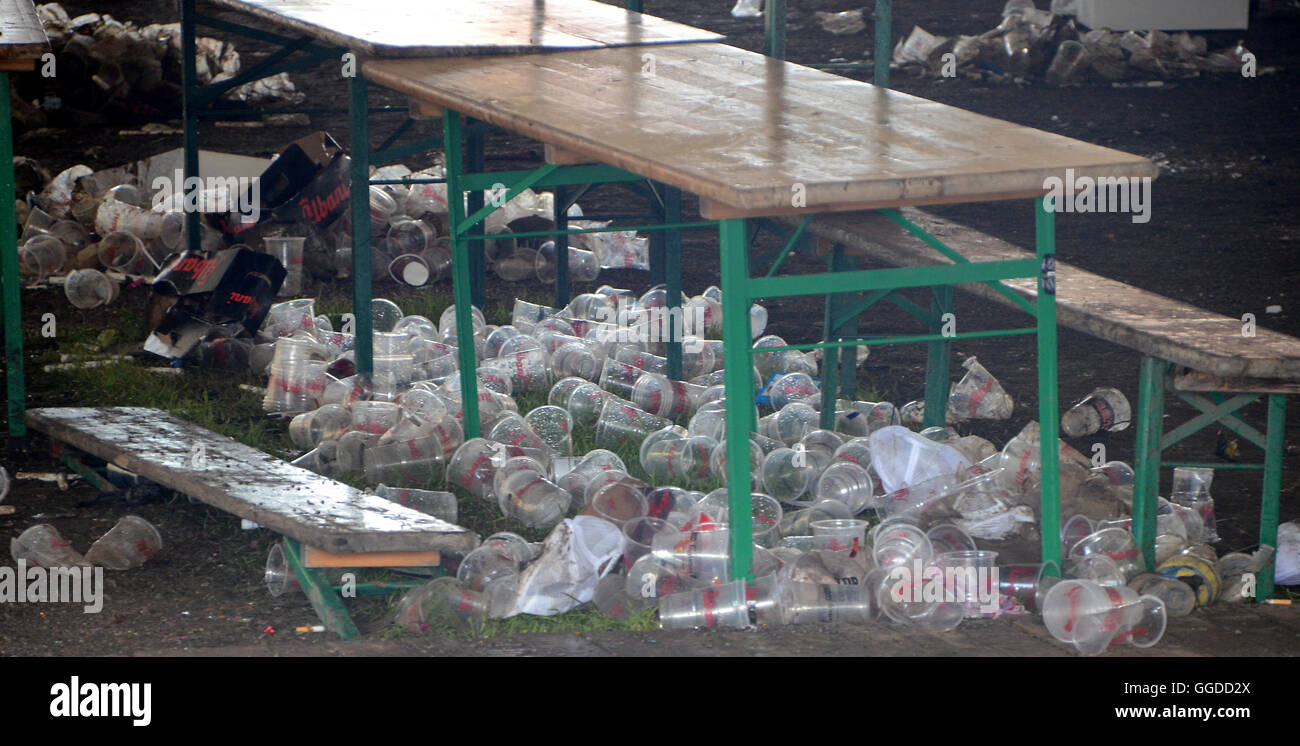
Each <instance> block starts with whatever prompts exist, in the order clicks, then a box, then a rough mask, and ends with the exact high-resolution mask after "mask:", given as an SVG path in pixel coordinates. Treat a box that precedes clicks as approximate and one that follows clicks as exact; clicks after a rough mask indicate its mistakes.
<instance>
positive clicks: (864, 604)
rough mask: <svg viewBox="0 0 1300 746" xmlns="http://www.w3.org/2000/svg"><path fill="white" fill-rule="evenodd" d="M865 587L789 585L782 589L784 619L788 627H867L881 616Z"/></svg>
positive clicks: (811, 584)
mask: <svg viewBox="0 0 1300 746" xmlns="http://www.w3.org/2000/svg"><path fill="white" fill-rule="evenodd" d="M873 595H874V594H873V593H872V592H871V590H870V589H869V588H867V587H865V586H860V585H858V586H854V585H819V584H815V583H799V582H789V583H782V584H781V586H780V594H779V598H780V600H779V602H778V603H779V604H780V608H781V611H780V615H781V619H782V621H783V622H784V623H786V624H866V623H868V622H870V621H872V620H873V619H875V618H876V616H877V615H878V614H879V607H878V606H877V605H876V604H875V603H874V600H873V598H872V596H873Z"/></svg>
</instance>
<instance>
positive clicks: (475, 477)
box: [447, 438, 506, 498]
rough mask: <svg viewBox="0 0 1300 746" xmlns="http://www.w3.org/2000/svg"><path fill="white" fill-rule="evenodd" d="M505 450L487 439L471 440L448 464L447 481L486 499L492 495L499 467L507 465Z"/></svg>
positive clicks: (463, 444) (466, 442)
mask: <svg viewBox="0 0 1300 746" xmlns="http://www.w3.org/2000/svg"><path fill="white" fill-rule="evenodd" d="M505 461H506V457H505V449H504V448H503V447H502V446H501V444H500V443H496V442H494V441H491V440H488V439H487V438H470V439H469V440H467V441H465V442H464V443H462V444H461V445H460V447H459V448H457V449H456V451H455V453H453V454H452V456H451V459H450V460H449V461H448V462H447V481H448V482H449V483H451V484H455V485H459V486H460V487H462V488H464V489H466V490H468V491H469V493H470V494H472V495H477V496H479V497H483V498H486V497H488V496H489V495H490V494H491V493H492V486H493V477H495V476H496V471H497V466H498V465H500V464H503V463H505Z"/></svg>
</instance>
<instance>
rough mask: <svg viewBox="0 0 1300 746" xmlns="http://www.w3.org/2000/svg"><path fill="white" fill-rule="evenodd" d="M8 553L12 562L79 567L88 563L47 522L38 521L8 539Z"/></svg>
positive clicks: (43, 565)
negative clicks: (12, 559)
mask: <svg viewBox="0 0 1300 746" xmlns="http://www.w3.org/2000/svg"><path fill="white" fill-rule="evenodd" d="M9 554H10V556H12V557H13V558H14V562H18V561H25V562H26V563H27V564H29V565H34V566H37V567H79V566H84V565H86V564H88V562H87V560H86V559H85V558H84V557H82V556H81V553H80V552H78V551H77V550H75V549H73V548H72V545H71V544H70V543H69V542H68V540H67V539H65V538H63V537H62V536H60V535H59V530H58V529H57V528H55V527H54V526H51V525H50V524H48V523H38V524H36V525H35V526H32V527H31V528H29V529H27V530H26V531H24V532H22V533H21V534H19V535H18V536H16V537H14V538H13V539H10V540H9ZM20 582H25V580H23V581H20Z"/></svg>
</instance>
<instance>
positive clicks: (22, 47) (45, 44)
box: [0, 0, 50, 70]
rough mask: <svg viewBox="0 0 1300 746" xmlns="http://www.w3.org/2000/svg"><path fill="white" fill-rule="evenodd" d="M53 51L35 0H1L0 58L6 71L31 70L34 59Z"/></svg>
mask: <svg viewBox="0 0 1300 746" xmlns="http://www.w3.org/2000/svg"><path fill="white" fill-rule="evenodd" d="M48 51H50V42H49V40H48V39H47V38H46V37H45V28H44V27H43V26H41V21H40V19H39V18H37V17H36V4H35V3H33V2H32V0H0V60H3V61H4V64H5V66H4V67H3V68H2V69H4V70H30V69H32V62H31V61H32V60H37V59H40V57H41V55H43V54H45V53H46V52H48Z"/></svg>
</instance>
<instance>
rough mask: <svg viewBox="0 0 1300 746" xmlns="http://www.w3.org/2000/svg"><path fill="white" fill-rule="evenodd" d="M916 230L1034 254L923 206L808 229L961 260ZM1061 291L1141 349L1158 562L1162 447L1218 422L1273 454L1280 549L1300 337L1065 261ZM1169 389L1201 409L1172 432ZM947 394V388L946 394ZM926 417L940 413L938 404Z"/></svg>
mask: <svg viewBox="0 0 1300 746" xmlns="http://www.w3.org/2000/svg"><path fill="white" fill-rule="evenodd" d="M787 222H789V221H787ZM913 226H915V227H916V228H919V229H921V230H922V231H924V232H925V233H926V234H929V236H932V237H934V238H937V239H939V240H940V241H942V242H943V243H944V244H945V245H947V246H950V247H952V248H953V249H956V250H958V251H960V252H961V254H962V256H964V257H965V258H966V259H968V260H970V261H974V262H979V261H993V260H1003V261H1004V260H1009V259H1015V258H1028V257H1031V256H1033V255H1032V254H1030V253H1029V252H1027V251H1023V250H1021V249H1019V248H1017V247H1016V246H1013V245H1011V244H1009V243H1007V242H1006V241H1002V240H1000V239H997V238H994V237H992V236H988V235H985V234H983V233H980V232H978V231H975V230H972V229H970V228H967V227H965V226H962V225H960V224H958V223H954V222H952V221H950V220H945V219H943V218H939V217H936V216H934V215H931V214H929V213H926V212H924V211H921V210H916V209H904V210H901V211H899V212H898V213H896V214H891V213H889V212H853V213H841V214H835V215H826V216H821V217H819V218H817V219H815V220H813V221H811V222H810V223H809V224H808V225H807V227H806V230H807V232H809V233H810V234H812V235H814V236H817V237H819V238H822V239H826V240H828V241H830V242H833V243H834V244H839V245H840V246H842V247H844V248H845V249H847V250H848V251H850V252H851V253H854V254H858V255H861V256H865V257H868V258H870V259H871V260H873V261H875V262H881V263H885V264H891V265H898V266H905V267H911V266H924V265H933V264H946V263H950V262H951V261H952V260H951V259H949V258H948V257H946V256H944V255H942V254H941V253H940V252H939V251H937V250H936V249H935V248H934V247H932V246H931V245H929V244H928V243H927V242H926V241H924V240H922V239H921V238H920V236H919V235H917V233H915V232H913V229H912V227H913ZM1003 285H1004V286H1005V287H1006V288H1010V289H1011V290H1012V291H1014V293H1016V294H1018V295H1019V296H1021V297H1023V298H1026V299H1030V300H1032V299H1034V298H1036V296H1037V293H1038V288H1037V286H1036V283H1034V282H1032V281H1029V280H1023V279H1009V280H1004V281H1003ZM959 287H961V288H962V289H963V290H967V291H969V292H971V293H974V294H976V295H978V296H980V297H982V298H985V299H988V300H993V301H997V302H999V303H1003V304H1006V305H1012V306H1014V305H1015V304H1014V302H1013V301H1012V300H1011V299H1009V298H1008V297H1007V296H1006V295H1004V294H1003V293H1001V292H999V291H998V290H997V289H995V288H994V287H993V286H991V285H989V284H968V285H960V286H959ZM1056 289H1057V295H1056V309H1057V319H1058V320H1059V322H1060V323H1061V324H1062V325H1063V326H1066V327H1069V328H1071V329H1075V330H1077V331H1080V332H1084V333H1086V334H1089V335H1092V336H1094V337H1097V338H1099V339H1103V340H1106V341H1107V342H1111V343H1114V344H1117V345H1120V346H1123V347H1127V348H1129V349H1132V350H1136V351H1137V352H1139V353H1141V354H1142V356H1143V362H1142V373H1141V379H1140V381H1139V392H1138V399H1137V401H1136V402H1135V409H1136V432H1137V449H1136V450H1135V454H1136V459H1135V460H1136V463H1135V464H1134V466H1135V471H1136V485H1135V489H1134V533H1135V534H1136V535H1137V537H1138V539H1139V543H1140V544H1141V545H1142V546H1143V548H1144V553H1145V555H1146V559H1147V562H1148V563H1153V562H1154V556H1155V549H1154V541H1155V535H1154V526H1155V498H1156V495H1157V492H1158V482H1159V469H1160V463H1161V451H1163V450H1165V449H1167V448H1169V447H1171V446H1173V445H1174V444H1176V443H1178V442H1180V441H1182V440H1183V439H1185V438H1186V437H1188V436H1190V435H1192V434H1193V433H1195V432H1198V431H1200V430H1202V429H1204V428H1206V427H1209V426H1212V425H1216V424H1217V425H1219V426H1222V427H1224V428H1226V429H1228V430H1231V431H1232V432H1234V433H1236V434H1238V435H1239V436H1241V437H1242V438H1243V439H1244V440H1246V441H1248V442H1250V443H1252V444H1254V445H1256V446H1258V447H1259V448H1260V449H1262V450H1263V451H1264V463H1263V465H1262V468H1263V470H1264V486H1263V497H1262V510H1261V516H1262V518H1261V522H1260V543H1261V544H1269V545H1271V546H1276V545H1277V523H1278V511H1279V507H1280V495H1281V474H1282V455H1283V437H1284V434H1285V424H1286V423H1285V419H1286V395H1287V394H1296V393H1300V340H1297V339H1296V338H1294V337H1290V336H1287V335H1285V334H1279V333H1277V332H1274V331H1271V330H1268V329H1263V328H1256V329H1255V330H1254V336H1247V335H1245V334H1243V330H1242V327H1243V322H1242V320H1241V319H1235V318H1229V317H1226V316H1221V315H1218V314H1214V313H1210V312H1208V311H1204V310H1202V309H1199V308H1195V307H1193V306H1190V305H1188V304H1185V303H1182V302H1179V301H1176V300H1172V299H1169V298H1165V297H1163V296H1160V295H1157V294H1155V293H1151V292H1147V291H1145V290H1141V289H1139V288H1135V287H1133V286H1131V285H1127V284H1125V283H1122V282H1118V281H1116V280H1111V279H1108V278H1106V277H1102V276H1101V275H1097V274H1095V273H1092V272H1088V271H1085V270H1082V269H1079V268H1077V267H1073V266H1070V265H1068V264H1065V263H1061V262H1057V264H1056ZM1166 391H1172V392H1173V393H1174V395H1175V396H1177V397H1178V398H1179V399H1181V400H1183V401H1185V402H1186V403H1188V404H1189V405H1191V406H1192V407H1194V408H1196V409H1197V410H1199V412H1200V414H1199V415H1198V416H1196V417H1195V418H1193V419H1192V420H1189V421H1188V422H1187V423H1185V424H1183V425H1180V426H1178V427H1176V428H1173V429H1172V430H1169V431H1168V432H1165V431H1164V427H1163V422H1162V419H1163V416H1162V415H1163V402H1164V396H1165V392H1166ZM943 393H945V395H946V390H945V392H943ZM1202 394H1206V395H1202ZM1261 397H1267V426H1266V428H1265V430H1264V432H1262V433H1261V432H1260V431H1259V430H1257V429H1255V428H1253V427H1251V426H1250V425H1247V424H1246V423H1245V422H1244V421H1242V420H1241V419H1240V417H1238V416H1237V412H1238V411H1239V410H1240V409H1241V408H1243V407H1245V406H1247V405H1249V404H1251V403H1253V402H1255V401H1258V400H1259V399H1260V398H1261ZM930 398H931V397H927V402H928V400H929V399H930ZM943 401H945V396H941V397H939V398H938V402H940V404H941V405H942V402H943ZM928 409H929V405H928V403H927V410H928ZM927 415H930V416H931V417H933V416H935V415H931V413H929V412H928V411H927ZM937 416H939V417H940V418H941V417H942V415H941V414H939V415H937ZM939 421H942V419H940V420H939ZM1180 465H1186V466H1193V465H1194V466H1209V467H1214V466H1222V465H1221V464H1217V465H1216V464H1180ZM1272 578H1273V567H1272V565H1270V566H1269V567H1267V568H1264V569H1263V570H1262V571H1261V572H1260V574H1259V582H1258V583H1257V584H1256V592H1257V598H1259V599H1263V598H1267V597H1268V596H1269V595H1270V594H1271V593H1272V590H1273V580H1272Z"/></svg>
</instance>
